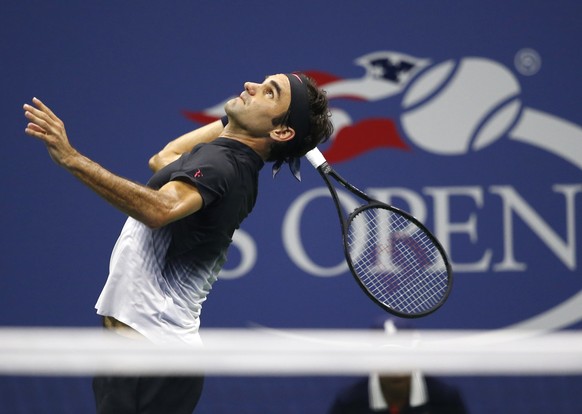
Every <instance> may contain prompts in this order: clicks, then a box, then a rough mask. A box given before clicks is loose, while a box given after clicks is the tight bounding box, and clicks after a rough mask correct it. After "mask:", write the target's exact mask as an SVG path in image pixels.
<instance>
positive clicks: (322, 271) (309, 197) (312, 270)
mask: <svg viewBox="0 0 582 414" xmlns="http://www.w3.org/2000/svg"><path fill="white" fill-rule="evenodd" d="M319 197H329V198H331V195H330V194H329V190H328V189H327V188H325V187H320V188H314V189H312V190H309V191H307V192H305V193H303V194H302V195H301V196H299V197H298V198H297V199H296V200H295V201H294V202H293V204H291V206H290V207H289V210H287V214H286V215H285V218H284V220H283V234H282V235H283V245H284V247H285V250H286V251H287V254H288V255H289V257H290V258H291V260H292V261H293V262H294V263H295V264H296V265H297V266H298V267H299V268H300V269H301V270H303V271H305V272H306V273H309V274H311V275H313V276H319V277H331V276H337V275H340V274H342V273H344V272H345V271H347V270H348V266H347V264H346V262H345V261H344V260H342V261H341V263H338V264H337V265H335V266H332V267H323V266H320V265H318V264H317V263H315V262H314V261H313V260H311V258H310V257H309V256H308V254H307V252H306V251H305V249H304V247H303V243H302V242H301V217H302V216H303V212H304V211H305V208H306V206H307V205H308V204H309V203H310V202H312V201H313V200H315V199H317V198H319ZM338 197H339V199H340V202H341V204H342V205H343V206H344V207H346V209H347V210H348V211H353V210H354V209H355V208H357V207H358V204H357V203H356V202H355V201H354V199H353V198H352V197H350V196H349V195H348V194H347V193H345V192H342V191H338ZM330 207H331V205H330ZM330 211H331V210H330ZM322 214H328V213H326V212H322ZM332 214H335V213H332ZM338 242H339V239H338ZM338 247H340V245H339V243H338Z"/></svg>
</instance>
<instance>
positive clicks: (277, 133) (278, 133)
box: [269, 126, 295, 142]
mask: <svg viewBox="0 0 582 414" xmlns="http://www.w3.org/2000/svg"><path fill="white" fill-rule="evenodd" d="M269 135H270V137H271V138H272V139H274V140H275V141H279V142H285V141H289V140H290V139H293V137H294V136H295V130H294V129H293V128H289V127H288V126H278V127H277V128H275V129H273V130H272V131H271V133H270V134H269Z"/></svg>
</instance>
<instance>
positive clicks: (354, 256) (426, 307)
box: [344, 202, 453, 318]
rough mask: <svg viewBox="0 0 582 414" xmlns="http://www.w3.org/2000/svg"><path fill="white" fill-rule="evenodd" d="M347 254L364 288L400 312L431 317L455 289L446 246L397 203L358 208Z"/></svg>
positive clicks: (347, 231)
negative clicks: (393, 205)
mask: <svg viewBox="0 0 582 414" xmlns="http://www.w3.org/2000/svg"><path fill="white" fill-rule="evenodd" d="M344 253H345V257H346V260H347V263H348V266H349V268H350V271H351V273H352V275H353V276H354V277H355V279H356V281H357V282H358V284H359V285H360V287H362V289H363V290H364V292H366V294H367V295H368V296H369V297H370V298H371V299H372V300H373V301H374V302H376V303H377V304H378V305H380V306H381V307H382V308H384V309H385V310H386V311H388V312H390V313H392V314H394V315H396V316H399V317H404V318H418V317H421V316H426V315H428V314H430V313H432V312H434V311H436V310H437V309H438V308H440V307H441V306H442V305H443V304H444V303H445V301H446V300H447V298H448V296H449V293H450V291H451V287H452V282H453V277H452V270H451V265H450V262H449V260H448V257H447V255H446V253H445V250H444V249H443V247H442V246H441V244H440V243H439V241H438V240H437V239H436V238H435V237H434V236H433V235H432V234H431V232H430V231H429V230H428V229H427V228H426V227H425V226H424V225H423V224H422V223H420V222H419V221H418V220H417V219H416V218H414V217H413V216H411V215H410V214H408V213H406V212H404V211H402V210H400V209H398V208H396V207H392V206H390V205H387V204H384V203H380V202H372V203H370V204H367V205H364V206H361V207H359V208H357V209H356V210H354V211H353V212H352V213H351V214H350V215H349V216H348V218H347V221H346V226H345V228H344Z"/></svg>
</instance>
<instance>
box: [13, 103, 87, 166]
mask: <svg viewBox="0 0 582 414" xmlns="http://www.w3.org/2000/svg"><path fill="white" fill-rule="evenodd" d="M32 103H33V104H34V106H32V105H29V104H25V105H24V107H23V109H24V116H25V117H26V118H27V119H28V120H29V121H30V122H29V123H28V124H27V125H26V129H25V131H24V132H25V133H26V134H27V135H30V136H31V137H35V138H38V139H40V140H41V141H43V142H44V143H45V144H46V146H47V149H48V152H49V154H50V156H51V158H52V159H53V160H54V161H55V162H56V163H57V164H59V165H66V163H67V160H68V159H69V158H70V157H72V156H74V155H76V154H77V152H76V150H75V149H74V148H73V147H72V146H71V144H70V143H69V139H68V138H67V132H66V131H65V124H64V123H63V121H61V120H60V119H59V118H58V117H57V116H56V115H55V114H54V113H53V111H51V110H50V109H49V107H48V106H46V105H45V104H43V103H42V102H41V101H40V100H39V99H37V98H33V99H32Z"/></svg>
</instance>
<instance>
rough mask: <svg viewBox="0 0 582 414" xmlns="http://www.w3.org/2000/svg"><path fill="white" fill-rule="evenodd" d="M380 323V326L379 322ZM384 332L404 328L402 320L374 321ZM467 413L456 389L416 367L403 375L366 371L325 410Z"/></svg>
mask: <svg viewBox="0 0 582 414" xmlns="http://www.w3.org/2000/svg"><path fill="white" fill-rule="evenodd" d="M379 325H380V326H379ZM374 327H375V328H379V327H382V328H383V329H384V331H385V332H386V333H387V334H388V335H393V334H395V333H396V331H397V330H398V329H407V328H409V326H406V324H405V323H404V322H400V321H396V320H393V319H388V320H383V321H382V323H381V324H378V323H376V324H375V325H374ZM373 413H389V414H467V413H468V411H467V409H466V407H465V404H464V402H463V399H462V398H461V394H460V393H459V391H458V390H457V389H456V388H454V387H452V386H451V385H448V384H445V383H444V382H442V381H440V380H439V379H437V378H433V377H429V376H424V375H423V374H422V373H421V372H420V371H414V372H411V373H407V374H403V375H395V374H389V375H383V374H378V373H372V374H370V376H369V378H363V379H361V380H359V381H357V382H356V383H354V384H352V385H350V386H349V387H347V388H346V389H344V390H342V391H341V392H340V393H339V394H338V395H337V397H336V398H335V401H334V402H333V405H332V406H331V409H330V410H329V414H373Z"/></svg>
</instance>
